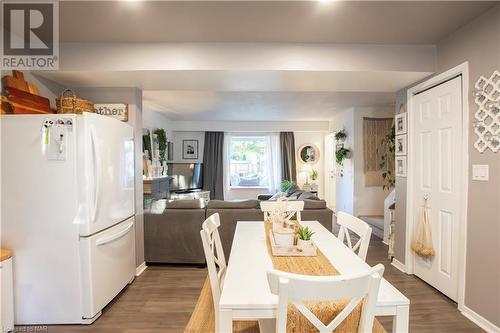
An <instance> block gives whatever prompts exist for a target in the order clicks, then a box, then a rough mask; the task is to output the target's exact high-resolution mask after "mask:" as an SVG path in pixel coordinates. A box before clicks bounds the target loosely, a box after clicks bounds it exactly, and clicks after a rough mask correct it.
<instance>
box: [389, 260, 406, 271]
mask: <svg viewBox="0 0 500 333" xmlns="http://www.w3.org/2000/svg"><path fill="white" fill-rule="evenodd" d="M391 265H392V266H394V267H396V268H397V269H398V270H400V271H401V272H403V273H406V266H405V264H403V263H402V262H401V261H399V260H397V259H396V258H392V262H391Z"/></svg>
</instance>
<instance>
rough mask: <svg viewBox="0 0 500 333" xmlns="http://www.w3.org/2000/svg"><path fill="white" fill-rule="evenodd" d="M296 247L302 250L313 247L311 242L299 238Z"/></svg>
mask: <svg viewBox="0 0 500 333" xmlns="http://www.w3.org/2000/svg"><path fill="white" fill-rule="evenodd" d="M297 246H298V247H302V248H304V247H310V246H313V242H312V240H303V239H300V238H299V239H298V240H297Z"/></svg>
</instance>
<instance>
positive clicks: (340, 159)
mask: <svg viewBox="0 0 500 333" xmlns="http://www.w3.org/2000/svg"><path fill="white" fill-rule="evenodd" d="M350 157H351V150H350V149H349V148H344V147H340V148H338V149H337V150H336V151H335V160H336V161H337V164H338V165H343V164H344V160H345V159H348V158H350Z"/></svg>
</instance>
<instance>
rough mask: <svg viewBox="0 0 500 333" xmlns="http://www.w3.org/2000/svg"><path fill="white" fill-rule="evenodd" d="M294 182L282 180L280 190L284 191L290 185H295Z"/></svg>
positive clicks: (289, 187) (290, 186)
mask: <svg viewBox="0 0 500 333" xmlns="http://www.w3.org/2000/svg"><path fill="white" fill-rule="evenodd" d="M296 185H297V184H295V182H294V181H293V180H286V179H285V180H284V181H282V182H281V186H280V190H281V192H286V191H288V190H289V189H291V188H292V187H294V186H296Z"/></svg>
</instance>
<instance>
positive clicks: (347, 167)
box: [330, 108, 354, 214]
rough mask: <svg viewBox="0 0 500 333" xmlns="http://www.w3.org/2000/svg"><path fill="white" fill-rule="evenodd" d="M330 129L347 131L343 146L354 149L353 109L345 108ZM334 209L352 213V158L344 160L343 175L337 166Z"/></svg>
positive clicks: (331, 123)
mask: <svg viewBox="0 0 500 333" xmlns="http://www.w3.org/2000/svg"><path fill="white" fill-rule="evenodd" d="M330 129H331V130H332V131H340V130H342V129H344V130H345V131H346V133H347V139H346V141H345V142H344V147H345V148H349V149H351V150H353V149H354V109H353V108H351V109H347V110H345V111H343V112H341V113H340V114H338V115H336V116H335V118H334V119H333V120H332V121H331V122H330ZM335 196H336V204H335V207H336V210H337V212H340V211H342V212H346V213H349V214H353V213H354V161H353V159H346V160H344V167H343V176H340V172H339V168H338V167H337V175H336V194H335Z"/></svg>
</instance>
